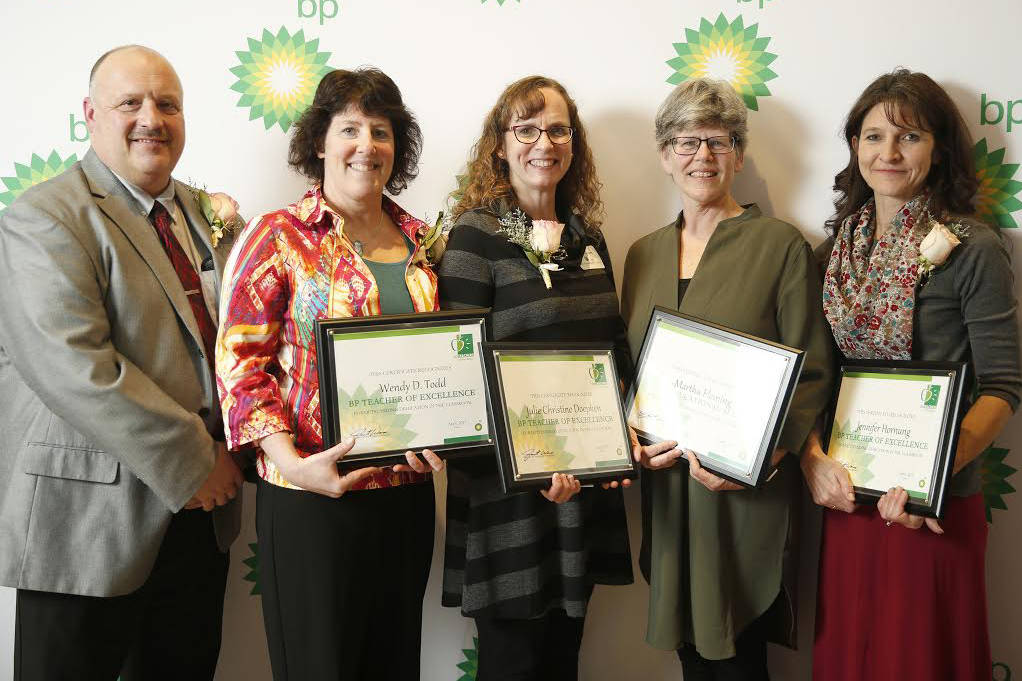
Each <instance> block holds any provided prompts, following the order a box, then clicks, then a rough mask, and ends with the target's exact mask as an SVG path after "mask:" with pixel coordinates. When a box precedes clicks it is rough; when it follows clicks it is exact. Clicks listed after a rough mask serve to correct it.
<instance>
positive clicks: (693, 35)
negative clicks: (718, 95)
mask: <svg viewBox="0 0 1022 681" xmlns="http://www.w3.org/2000/svg"><path fill="white" fill-rule="evenodd" d="M758 30H759V24H753V25H752V26H749V27H748V28H746V27H745V21H744V19H743V18H742V17H741V15H739V16H738V18H736V19H735V20H734V21H732V22H730V23H729V22H728V20H727V19H726V18H725V17H724V14H723V12H722V13H721V15H720V16H719V17H717V20H716V21H715V22H713V23H712V24H711V23H710V21H709V20H708V19H702V20H701V21H700V22H699V30H698V31H696V30H694V29H691V28H686V29H685V42H683V43H674V50H675V51H676V52H677V53H678V56H677V57H675V58H674V59H669V60H668V61H667V65H668V66H670V67H671V68H673V69H674V71H675V72H674V73H673V74H672V75H671V77H670V78H668V79H667V82H668V83H671V84H672V85H677V84H678V83H683V82H685V81H686V80H688V79H690V78H719V79H721V80H726V81H727V82H729V83H731V86H732V87H733V88H734V89H735V90H736V91H737V92H738V94H740V95H741V96H742V99H743V100H745V105H746V106H747V107H749V108H750V109H752V110H753V111H758V110H759V105H758V104H757V103H756V98H757V97H769V96H770V90H769V89H768V88H767V86H766V82H767V81H768V80H773V79H774V78H776V77H777V74H776V73H774V72H773V71H771V70H770V69H769V68H767V66H769V65H770V64H771V63H772V62H773V61H774V60H775V59H777V55H776V54H771V53H770V52H767V51H766V48H767V45H769V44H770V38H766V37H762V38H761V37H758V36H757V32H758Z"/></svg>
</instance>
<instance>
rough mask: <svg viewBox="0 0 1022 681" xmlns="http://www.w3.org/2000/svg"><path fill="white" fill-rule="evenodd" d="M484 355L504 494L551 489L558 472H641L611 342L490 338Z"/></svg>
mask: <svg viewBox="0 0 1022 681" xmlns="http://www.w3.org/2000/svg"><path fill="white" fill-rule="evenodd" d="M483 356H484V357H485V360H486V375H487V380H488V383H489V386H490V400H491V403H492V404H493V422H494V427H495V432H496V436H497V438H496V439H497V462H498V467H499V469H500V475H501V481H502V483H503V486H504V492H505V493H511V492H517V491H521V490H524V489H535V488H538V487H546V486H548V485H549V484H550V476H551V475H553V474H554V473H569V474H571V475H574V476H575V477H576V478H578V480H579V481H580V482H583V483H587V482H595V481H599V480H607V479H618V480H619V479H622V478H633V477H635V476H636V473H637V470H636V467H635V462H634V461H633V460H632V449H631V446H630V445H629V442H628V432H627V430H626V429H625V417H624V411H623V410H622V408H621V394H620V392H619V387H618V386H619V383H618V377H617V369H616V368H615V366H614V351H613V347H612V346H610V345H605V344H591V343H572V344H567V343H561V344H558V345H549V344H539V343H488V344H486V345H484V346H483Z"/></svg>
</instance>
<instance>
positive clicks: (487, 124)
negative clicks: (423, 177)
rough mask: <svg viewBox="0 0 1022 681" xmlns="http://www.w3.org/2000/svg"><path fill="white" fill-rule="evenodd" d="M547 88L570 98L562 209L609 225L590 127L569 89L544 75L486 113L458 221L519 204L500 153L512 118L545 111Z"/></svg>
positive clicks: (518, 85) (512, 90) (520, 83)
mask: <svg viewBox="0 0 1022 681" xmlns="http://www.w3.org/2000/svg"><path fill="white" fill-rule="evenodd" d="M542 88H550V89H552V90H555V91H557V92H558V93H559V94H560V95H561V96H562V97H564V101H565V103H567V105H568V116H569V119H570V124H571V127H572V128H573V130H574V132H573V133H572V137H571V145H572V148H571V151H572V161H571V165H570V166H569V167H568V172H566V173H565V174H564V177H562V178H561V181H560V182H559V183H558V184H557V194H556V198H555V202H556V205H557V210H558V211H566V212H567V211H571V212H575V213H578V214H579V216H581V217H582V219H583V220H584V221H585V223H586V225H587V226H588V227H590V228H593V229H596V228H598V227H599V226H600V224H601V223H602V222H603V202H602V201H601V200H600V187H601V186H602V185H601V184H600V181H599V179H598V178H597V177H596V166H595V164H594V163H593V155H592V152H591V151H590V150H589V142H588V141H587V139H586V130H585V126H583V125H582V121H581V120H580V119H579V117H578V107H577V106H576V105H575V100H573V99H572V98H571V97H570V96H569V95H568V92H567V91H566V90H565V89H564V86H563V85H561V84H560V83H558V82H557V81H556V80H553V79H552V78H545V77H543V76H528V77H527V78H522V79H521V80H517V81H515V82H514V83H511V84H510V85H508V86H507V88H505V90H504V92H502V93H501V95H500V97H499V98H498V99H497V103H496V104H494V105H493V108H492V109H490V113H488V114H487V115H486V119H485V120H484V121H483V131H482V134H481V135H480V137H479V140H478V141H477V142H476V143H475V144H474V145H473V146H472V151H471V158H470V160H469V162H468V170H467V172H466V176H465V178H464V180H463V181H462V189H461V190H460V192H461V194H460V196H459V197H458V202H457V204H456V205H455V206H454V219H458V218H459V217H460V216H461V214H462V213H465V212H466V211H469V210H472V209H473V208H480V207H484V208H492V207H494V206H495V205H497V204H498V203H500V202H502V201H504V202H513V201H514V190H513V189H512V188H511V179H510V170H509V168H508V164H507V161H506V160H504V159H502V158H500V157H499V156H497V151H498V150H500V149H502V148H503V145H504V133H505V132H506V131H507V130H508V129H509V128H510V127H511V118H512V117H515V116H516V117H518V118H519V119H523V118H529V117H531V116H535V115H536V114H537V113H539V112H540V111H542V110H543V107H544V106H545V105H546V100H545V98H544V97H543V93H542V92H541V89H542Z"/></svg>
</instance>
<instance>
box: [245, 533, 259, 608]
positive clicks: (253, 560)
mask: <svg viewBox="0 0 1022 681" xmlns="http://www.w3.org/2000/svg"><path fill="white" fill-rule="evenodd" d="M248 549H249V551H251V552H252V555H251V556H249V557H248V558H246V559H245V560H243V561H241V562H242V563H244V564H245V566H246V567H248V574H246V575H245V576H244V577H242V579H244V580H245V581H246V582H252V590H251V591H249V592H248V593H249V594H250V595H252V596H257V595H259V594H260V593H261V592H260V591H259V544H255V543H252V544H249V545H248Z"/></svg>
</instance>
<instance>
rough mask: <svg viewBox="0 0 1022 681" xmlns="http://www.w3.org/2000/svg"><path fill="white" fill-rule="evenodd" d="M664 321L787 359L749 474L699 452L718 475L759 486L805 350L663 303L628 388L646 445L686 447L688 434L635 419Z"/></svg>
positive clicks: (654, 313) (629, 411)
mask: <svg viewBox="0 0 1022 681" xmlns="http://www.w3.org/2000/svg"><path fill="white" fill-rule="evenodd" d="M662 321H663V322H666V323H668V324H671V325H673V326H676V327H680V328H682V329H684V330H686V331H688V332H690V333H695V334H697V335H700V336H705V337H706V338H711V339H716V340H719V341H724V342H726V343H731V344H735V345H744V346H747V347H751V348H754V349H756V350H757V351H761V352H764V353H770V354H773V355H778V356H780V357H783V358H784V359H785V360H786V367H785V370H784V372H783V375H782V377H781V380H780V382H779V383H778V385H777V389H776V390H775V391H774V400H773V405H772V406H771V410H770V413H769V418H768V420H767V423H766V424H765V426H764V430H763V434H762V436H761V438H760V444H759V448H758V451H757V453H756V455H755V458H754V463H753V465H752V468H751V471H750V472H749V473H748V474H746V473H745V472H744V471H742V470H739V469H738V468H737V467H732V466H728V465H727V464H726V463H724V462H722V461H720V460H718V459H716V458H713V457H710V456H699V454H700V453H699V452H698V451H697V452H696V455H697V456H699V463H700V465H702V467H703V468H705V469H707V470H709V471H711V472H712V473H713V474H714V475H717V476H719V477H721V478H724V479H726V480H730V481H732V482H735V483H738V484H739V485H742V486H744V487H758V486H759V485H761V484H763V483H764V482H765V481H766V479H767V478H768V477H769V475H770V473H771V470H770V460H771V457H772V455H773V451H774V449H776V447H777V442H778V440H779V439H780V435H781V430H782V429H783V427H784V421H785V419H786V418H787V415H788V408H789V407H790V406H791V399H792V396H793V395H794V392H795V387H796V386H797V385H798V380H799V378H800V376H801V375H802V365H803V363H804V362H805V351H803V350H800V349H798V348H792V347H788V346H786V345H782V344H781V343H775V342H773V341H768V340H765V339H763V338H757V337H756V336H752V335H750V334H747V333H742V332H740V331H736V330H734V329H730V328H728V327H726V326H721V325H720V324H714V323H713V322H708V321H706V320H704V319H699V318H698V317H693V316H691V315H686V314H682V313H680V312H678V311H676V310H671V309H668V308H666V307H662V306H659V305H657V306H655V307H654V308H653V310H652V312H651V313H650V319H649V323H648V324H647V326H646V333H645V335H644V336H643V341H642V348H641V350H640V352H639V359H638V362H637V363H636V370H635V381H634V382H633V383H632V386H631V388H630V390H629V391H628V401H627V411H626V413H627V414H628V415H629V425H631V427H632V429H633V430H634V431H635V434H636V436H637V437H638V439H639V442H640V443H642V444H644V445H649V444H656V443H659V442H664V441H666V440H674V441H677V442H678V443H679V446H681V447H685V438H684V434H683V433H653V432H649V431H646V430H644V429H642V428H641V427H638V424H637V423H636V422H635V421H636V418H635V417H634V416H633V411H634V407H635V399H636V396H637V395H638V394H639V390H640V387H641V385H642V380H643V377H644V376H645V375H646V372H647V371H657V370H658V369H657V367H653V366H651V363H650V362H648V361H647V360H648V357H649V355H650V351H651V349H652V347H653V344H654V343H655V342H656V339H657V334H658V329H659V328H660V322H662Z"/></svg>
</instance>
